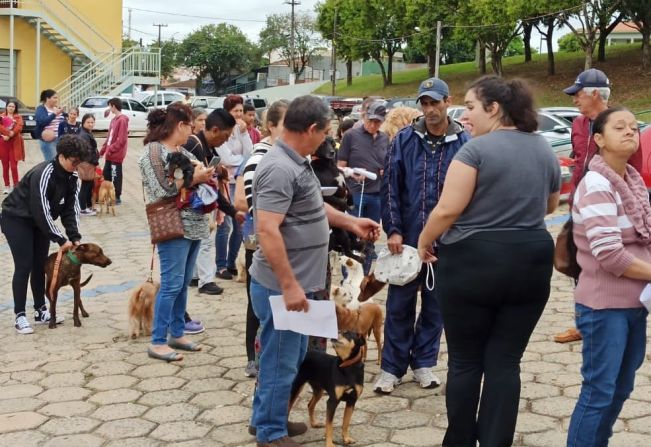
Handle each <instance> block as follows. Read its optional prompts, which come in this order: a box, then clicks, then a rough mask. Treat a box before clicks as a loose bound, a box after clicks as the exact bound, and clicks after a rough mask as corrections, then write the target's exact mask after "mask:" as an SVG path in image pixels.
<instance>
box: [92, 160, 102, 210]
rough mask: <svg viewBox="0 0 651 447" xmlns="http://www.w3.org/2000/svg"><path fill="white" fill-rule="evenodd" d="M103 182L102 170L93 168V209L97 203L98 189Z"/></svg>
mask: <svg viewBox="0 0 651 447" xmlns="http://www.w3.org/2000/svg"><path fill="white" fill-rule="evenodd" d="M103 181H104V175H102V170H101V169H99V168H95V181H94V182H93V208H95V205H97V203H98V198H99V187H100V186H101V185H102V182H103Z"/></svg>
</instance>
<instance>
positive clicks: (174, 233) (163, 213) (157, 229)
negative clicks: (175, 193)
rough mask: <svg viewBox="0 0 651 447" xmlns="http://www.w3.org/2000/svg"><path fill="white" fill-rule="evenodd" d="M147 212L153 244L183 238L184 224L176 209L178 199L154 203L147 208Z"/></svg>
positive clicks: (172, 198) (170, 198) (171, 198)
mask: <svg viewBox="0 0 651 447" xmlns="http://www.w3.org/2000/svg"><path fill="white" fill-rule="evenodd" d="M145 212H146V213H147V222H149V234H150V236H151V243H152V244H157V243H159V242H164V241H169V240H172V239H178V238H180V237H183V235H184V231H183V222H182V221H181V212H180V210H179V209H178V208H177V207H176V197H169V198H166V199H162V200H157V201H156V202H152V203H150V204H148V205H147V206H146V207H145Z"/></svg>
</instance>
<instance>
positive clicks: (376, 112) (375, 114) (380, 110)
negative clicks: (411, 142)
mask: <svg viewBox="0 0 651 447" xmlns="http://www.w3.org/2000/svg"><path fill="white" fill-rule="evenodd" d="M385 104H386V103H385V102H384V101H374V102H372V103H371V104H370V105H369V106H368V110H367V111H366V119H369V120H380V121H384V118H385V117H386V116H387V107H386V105H385Z"/></svg>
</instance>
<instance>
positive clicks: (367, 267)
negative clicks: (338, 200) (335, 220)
mask: <svg viewBox="0 0 651 447" xmlns="http://www.w3.org/2000/svg"><path fill="white" fill-rule="evenodd" d="M360 202H361V204H362V213H361V214H360V212H359V205H360ZM353 204H354V207H353V215H354V216H355V217H368V218H369V219H373V220H374V221H375V222H377V223H380V219H381V218H382V202H381V198H380V193H379V192H372V193H364V197H362V194H361V193H358V192H356V193H354V194H353ZM375 259H377V255H376V254H375V244H373V242H369V241H367V242H366V248H365V249H364V275H368V274H369V272H370V271H371V264H373V260H375Z"/></svg>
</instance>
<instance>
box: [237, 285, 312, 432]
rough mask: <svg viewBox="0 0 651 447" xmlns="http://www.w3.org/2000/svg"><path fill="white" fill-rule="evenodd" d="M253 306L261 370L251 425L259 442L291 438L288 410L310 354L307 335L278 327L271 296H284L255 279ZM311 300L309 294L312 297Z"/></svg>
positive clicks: (252, 288) (252, 287) (252, 296)
mask: <svg viewBox="0 0 651 447" xmlns="http://www.w3.org/2000/svg"><path fill="white" fill-rule="evenodd" d="M250 292H251V304H252V305H253V312H255V315H256V316H257V317H258V319H259V320H260V345H261V351H260V369H259V370H258V386H257V389H256V391H255V397H254V398H253V415H252V416H251V425H253V426H254V427H256V430H257V435H256V436H257V438H258V442H271V441H274V440H276V439H279V438H282V437H283V436H287V411H288V406H289V395H290V393H291V390H292V383H293V382H294V378H295V377H296V374H297V373H298V368H299V366H300V365H301V363H303V359H304V358H305V352H306V351H307V339H308V337H307V335H302V334H298V333H296V332H292V331H277V330H276V329H275V328H274V322H273V316H272V315H271V305H270V304H269V297H270V296H272V295H282V293H280V292H278V291H275V290H271V289H267V288H266V287H264V286H263V285H261V284H260V283H259V282H257V281H256V280H255V278H251V287H250ZM308 297H309V295H308Z"/></svg>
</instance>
